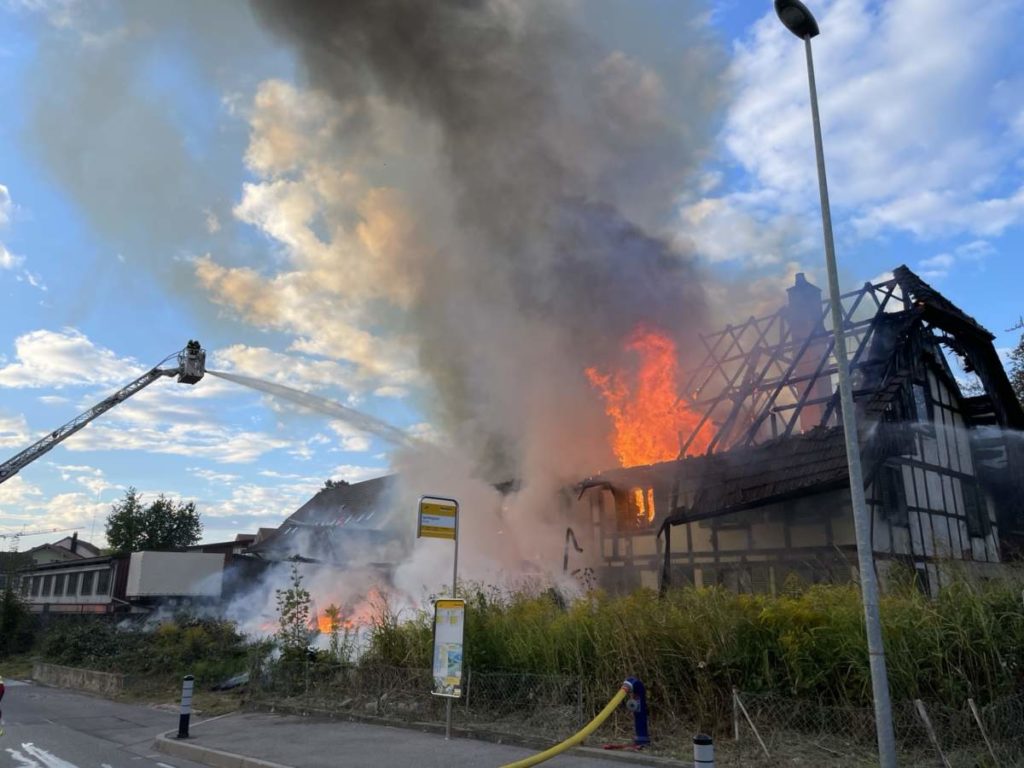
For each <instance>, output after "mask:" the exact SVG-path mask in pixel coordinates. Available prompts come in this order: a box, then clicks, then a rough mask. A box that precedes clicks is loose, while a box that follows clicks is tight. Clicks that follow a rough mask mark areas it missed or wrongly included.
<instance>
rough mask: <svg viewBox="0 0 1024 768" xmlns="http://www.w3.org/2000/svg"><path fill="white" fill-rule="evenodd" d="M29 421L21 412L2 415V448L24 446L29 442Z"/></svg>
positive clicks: (0, 432) (0, 426)
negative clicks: (15, 414)
mask: <svg viewBox="0 0 1024 768" xmlns="http://www.w3.org/2000/svg"><path fill="white" fill-rule="evenodd" d="M28 441H29V431H28V423H27V422H26V421H25V417H24V416H22V415H21V414H18V415H17V416H3V415H0V448H10V447H15V446H17V447H22V446H25V445H27V444H28Z"/></svg>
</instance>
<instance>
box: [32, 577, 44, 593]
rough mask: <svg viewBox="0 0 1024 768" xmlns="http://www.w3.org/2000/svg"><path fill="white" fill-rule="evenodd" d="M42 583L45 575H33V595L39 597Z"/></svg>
mask: <svg viewBox="0 0 1024 768" xmlns="http://www.w3.org/2000/svg"><path fill="white" fill-rule="evenodd" d="M42 583H43V577H42V576H33V577H32V597H39V587H40V586H41V585H42Z"/></svg>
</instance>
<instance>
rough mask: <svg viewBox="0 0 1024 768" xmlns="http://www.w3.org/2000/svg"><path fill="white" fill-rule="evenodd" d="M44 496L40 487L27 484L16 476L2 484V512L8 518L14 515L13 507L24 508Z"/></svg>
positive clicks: (0, 488)
mask: <svg viewBox="0 0 1024 768" xmlns="http://www.w3.org/2000/svg"><path fill="white" fill-rule="evenodd" d="M42 495H43V492H42V491H41V490H40V489H39V487H38V486H36V485H33V484H32V483H29V482H27V481H26V480H25V478H23V477H22V476H21V475H15V476H14V477H12V478H10V479H8V480H6V481H4V482H3V483H0V510H2V514H3V515H4V517H8V516H10V515H12V514H13V513H14V510H13V509H11V508H12V507H14V508H15V509H16V508H19V507H22V506H23V505H25V504H26V503H29V502H31V501H32V500H33V499H38V498H39V497H41V496H42Z"/></svg>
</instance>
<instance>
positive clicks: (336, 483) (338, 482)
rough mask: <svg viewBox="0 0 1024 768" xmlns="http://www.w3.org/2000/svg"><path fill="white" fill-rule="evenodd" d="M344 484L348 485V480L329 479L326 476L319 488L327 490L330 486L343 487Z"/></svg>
mask: <svg viewBox="0 0 1024 768" xmlns="http://www.w3.org/2000/svg"><path fill="white" fill-rule="evenodd" d="M346 485H350V483H349V481H348V480H331V479H330V478H328V479H327V480H324V487H323V488H322V489H321V490H323V491H329V490H331V489H332V488H344V487H345V486H346Z"/></svg>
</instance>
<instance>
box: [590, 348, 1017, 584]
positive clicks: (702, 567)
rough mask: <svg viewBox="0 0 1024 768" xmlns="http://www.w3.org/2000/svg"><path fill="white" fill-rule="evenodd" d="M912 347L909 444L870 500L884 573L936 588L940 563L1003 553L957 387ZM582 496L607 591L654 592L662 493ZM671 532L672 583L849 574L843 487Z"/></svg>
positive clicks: (941, 576) (944, 575)
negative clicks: (897, 571) (904, 570)
mask: <svg viewBox="0 0 1024 768" xmlns="http://www.w3.org/2000/svg"><path fill="white" fill-rule="evenodd" d="M920 343H921V348H919V350H918V351H919V353H920V355H919V359H918V360H917V361H915V366H916V367H917V370H915V371H914V373H913V382H912V384H911V386H910V387H909V389H908V390H907V391H906V393H905V397H904V402H902V403H901V404H900V411H899V412H900V415H901V417H902V418H903V419H905V420H906V421H907V422H908V425H909V431H910V434H911V440H910V443H909V445H910V446H911V450H908V451H907V452H905V453H904V454H903V455H900V456H895V457H891V458H889V459H887V460H886V461H885V463H884V464H883V465H882V466H881V467H879V468H877V470H876V471H875V472H874V477H873V480H872V482H871V484H870V485H869V487H868V489H867V498H868V503H869V505H870V508H871V512H872V538H873V545H874V552H875V558H876V562H878V569H879V571H880V573H881V575H882V577H883V580H884V579H885V577H886V575H887V574H888V572H889V569H890V564H891V563H892V562H900V563H904V564H905V565H907V566H909V567H911V568H913V569H915V570H916V572H917V574H918V577H919V583H920V584H921V586H922V588H924V589H927V590H928V591H930V592H932V593H934V592H935V591H936V590H937V589H938V588H939V587H940V586H941V585H942V584H943V582H944V580H946V579H948V572H949V570H950V569H949V568H944V567H943V564H944V563H947V564H948V563H949V562H950V561H960V562H961V563H967V564H969V565H968V566H967V567H968V568H971V569H975V570H979V569H980V570H982V571H984V570H987V568H990V567H992V566H995V565H996V564H998V563H999V562H1000V553H999V545H998V531H997V525H996V517H995V510H994V506H993V504H992V503H991V500H990V499H989V498H988V496H987V495H986V493H985V492H984V489H983V488H982V487H981V485H980V484H979V482H978V479H977V475H976V472H975V461H974V456H973V453H972V446H971V440H970V433H969V429H970V428H969V425H968V424H967V422H966V421H965V419H964V413H963V405H962V400H961V396H960V393H959V390H958V389H957V387H956V384H955V382H954V380H953V377H952V374H951V373H950V372H949V370H948V367H947V366H946V364H945V359H944V358H943V357H942V356H941V354H940V353H938V351H937V347H935V346H933V343H932V342H931V341H930V338H928V337H923V338H922V339H921V340H920ZM659 493H661V494H662V496H659V495H658V494H659ZM587 496H588V497H589V504H590V507H589V517H590V521H591V524H592V526H593V528H592V530H593V537H592V538H591V546H592V547H594V548H598V546H599V550H600V563H601V571H600V574H599V579H600V581H601V583H602V584H603V585H605V586H606V587H607V588H609V589H613V590H629V589H633V588H636V587H641V586H643V587H650V588H656V587H658V586H659V585H660V584H661V582H662V579H663V572H664V546H665V543H664V541H663V540H662V539H659V538H658V537H657V535H656V534H657V530H658V528H659V526H660V522H661V520H662V519H663V518H664V516H665V514H666V513H667V512H668V511H669V510H670V508H671V507H672V506H673V504H672V500H671V499H669V498H668V494H667V491H666V489H656V488H653V487H644V486H637V487H635V488H633V487H626V488H616V489H615V490H614V491H613V490H611V489H605V488H602V489H593V490H591V491H589V492H588V494H587ZM687 496H692V490H691V491H690V493H689V494H688V493H687V489H685V488H684V489H680V497H679V498H677V499H676V503H680V504H689V503H690V502H691V501H692V499H691V498H687ZM670 537H671V538H670V553H671V555H670V560H669V572H668V578H669V583H671V584H684V583H688V584H694V585H697V586H708V585H712V584H721V585H724V586H727V587H730V588H732V589H736V590H739V591H753V592H775V591H778V590H779V589H781V588H782V587H783V585H784V583H785V581H786V579H787V578H789V576H790V574H792V575H795V576H797V577H799V578H800V580H801V581H803V582H805V583H814V582H820V581H842V580H848V579H850V578H852V577H854V576H855V575H856V564H857V557H856V541H855V536H854V530H853V519H852V511H851V508H850V502H849V492H848V491H846V490H836V491H829V492H825V493H815V494H810V495H807V496H804V497H800V498H797V499H792V500H789V501H786V502H783V503H776V504H770V505H766V506H761V507H758V508H756V509H751V510H747V511H744V512H739V513H734V514H729V515H725V516H722V517H716V518H712V519H710V520H704V521H701V522H695V523H688V524H684V525H678V526H675V527H673V528H672V529H671V531H670ZM960 567H964V566H960Z"/></svg>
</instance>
